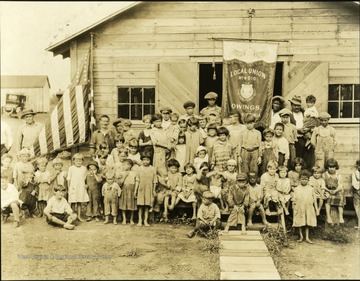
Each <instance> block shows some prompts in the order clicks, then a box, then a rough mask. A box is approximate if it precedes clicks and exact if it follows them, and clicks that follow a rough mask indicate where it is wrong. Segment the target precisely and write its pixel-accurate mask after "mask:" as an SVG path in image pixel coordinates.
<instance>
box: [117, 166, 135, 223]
mask: <svg viewBox="0 0 360 281" xmlns="http://www.w3.org/2000/svg"><path fill="white" fill-rule="evenodd" d="M133 166H134V162H133V161H132V160H131V159H125V160H124V162H123V168H124V171H122V172H120V175H119V179H118V184H119V186H121V189H122V192H121V196H120V198H119V209H120V210H121V212H122V217H123V220H122V224H126V211H130V224H131V225H134V224H135V223H134V212H135V211H136V210H137V204H136V199H135V190H137V189H138V186H139V176H138V174H137V173H136V172H134V171H132V170H131V168H132V167H133Z"/></svg>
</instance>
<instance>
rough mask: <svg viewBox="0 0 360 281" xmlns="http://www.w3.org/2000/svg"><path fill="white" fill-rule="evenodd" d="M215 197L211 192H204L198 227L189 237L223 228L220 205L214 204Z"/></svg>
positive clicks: (198, 214)
mask: <svg viewBox="0 0 360 281" xmlns="http://www.w3.org/2000/svg"><path fill="white" fill-rule="evenodd" d="M214 199H215V195H214V194H213V193H212V192H210V191H204V192H203V194H202V203H201V205H200V207H199V209H198V213H197V220H196V226H195V228H194V229H193V230H191V231H190V232H189V233H188V234H187V236H188V237H189V238H192V237H194V236H195V235H196V234H197V233H198V232H199V231H201V232H202V233H206V232H208V231H209V230H212V229H215V230H216V229H219V228H220V227H221V221H220V218H221V214H220V209H219V207H218V205H216V204H215V203H213V200H214Z"/></svg>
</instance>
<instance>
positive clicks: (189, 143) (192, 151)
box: [185, 130, 204, 164]
mask: <svg viewBox="0 0 360 281" xmlns="http://www.w3.org/2000/svg"><path fill="white" fill-rule="evenodd" d="M185 138H186V158H185V163H191V164H194V159H195V156H196V149H197V148H198V147H199V145H200V144H202V143H203V142H204V139H203V137H202V134H201V132H200V131H195V132H192V131H190V130H188V131H186V132H185Z"/></svg>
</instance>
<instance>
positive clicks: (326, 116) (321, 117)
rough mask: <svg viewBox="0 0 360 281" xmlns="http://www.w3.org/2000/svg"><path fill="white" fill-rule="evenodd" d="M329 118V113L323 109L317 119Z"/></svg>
mask: <svg viewBox="0 0 360 281" xmlns="http://www.w3.org/2000/svg"><path fill="white" fill-rule="evenodd" d="M330 118H331V115H330V114H329V113H327V112H325V111H323V112H321V113H320V114H319V119H330Z"/></svg>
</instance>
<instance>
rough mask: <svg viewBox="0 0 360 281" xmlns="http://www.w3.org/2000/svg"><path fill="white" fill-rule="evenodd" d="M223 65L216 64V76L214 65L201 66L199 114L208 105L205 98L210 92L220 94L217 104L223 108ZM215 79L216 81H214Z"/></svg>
mask: <svg viewBox="0 0 360 281" xmlns="http://www.w3.org/2000/svg"><path fill="white" fill-rule="evenodd" d="M222 73H223V64H222V63H221V62H219V63H215V75H216V77H214V68H213V67H212V63H200V64H199V112H200V110H201V109H203V108H204V107H206V106H207V105H208V103H207V101H206V100H204V96H205V95H206V94H207V93H208V92H215V93H217V94H218V98H217V100H216V104H217V105H218V106H221V100H222V85H223V74H222ZM214 78H215V79H214Z"/></svg>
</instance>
